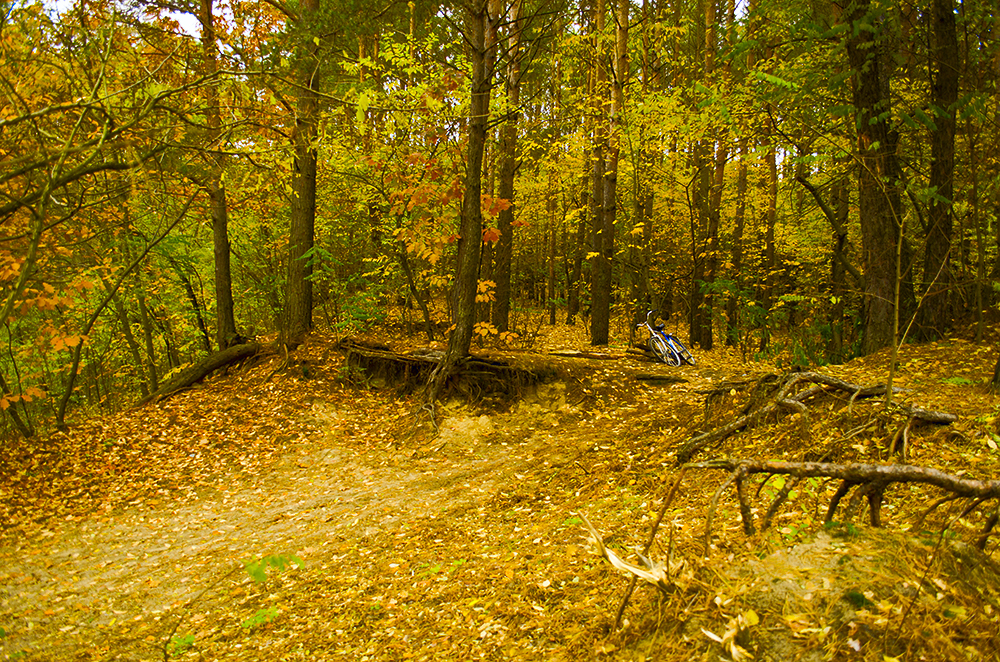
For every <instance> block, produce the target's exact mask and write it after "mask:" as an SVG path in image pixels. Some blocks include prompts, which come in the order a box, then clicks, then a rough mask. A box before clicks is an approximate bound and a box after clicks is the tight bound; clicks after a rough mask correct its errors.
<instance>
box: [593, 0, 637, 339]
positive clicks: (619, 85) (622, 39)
mask: <svg viewBox="0 0 1000 662" xmlns="http://www.w3.org/2000/svg"><path fill="white" fill-rule="evenodd" d="M603 5H604V2H603V0H601V1H600V2H598V6H599V8H600V11H601V15H600V18H599V20H598V33H600V32H601V28H603V25H602V24H603V22H604V14H603V9H604V7H603ZM612 11H614V12H615V50H614V60H613V61H612V76H613V79H612V81H611V91H610V97H611V98H610V103H609V104H608V106H607V108H608V117H607V130H606V131H602V132H601V138H602V140H603V142H604V149H603V152H604V154H605V155H606V163H604V164H603V165H604V173H603V176H602V177H601V178H600V179H601V182H602V187H601V188H602V191H601V215H600V224H599V227H600V235H599V236H598V237H597V238H595V252H596V253H597V254H598V255H597V256H596V258H595V266H596V267H597V269H596V270H595V272H594V287H593V291H594V296H593V310H592V314H591V318H590V342H591V344H592V345H607V344H608V336H609V331H610V325H611V291H612V289H613V286H614V283H613V269H614V257H615V222H616V220H617V216H618V159H619V157H620V155H621V131H622V123H623V113H624V110H625V94H624V90H625V83H626V81H627V79H628V27H629V26H628V21H629V3H628V1H627V0H618V2H617V6H616V7H613V8H612ZM598 52H600V51H598ZM598 66H600V65H599V64H598ZM598 94H600V89H598ZM601 119H603V118H601ZM601 119H599V120H598V122H600V121H601ZM598 165H600V162H598ZM598 240H599V242H598Z"/></svg>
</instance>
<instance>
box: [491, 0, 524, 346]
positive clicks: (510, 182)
mask: <svg viewBox="0 0 1000 662" xmlns="http://www.w3.org/2000/svg"><path fill="white" fill-rule="evenodd" d="M521 4H522V2H521V0H514V2H513V4H512V5H511V7H510V12H509V13H508V18H509V25H510V28H509V30H510V32H509V35H510V36H509V37H508V40H507V54H508V56H509V57H510V63H509V64H508V66H507V80H506V85H505V87H506V92H507V118H506V119H505V120H504V124H503V127H502V128H501V130H500V154H499V157H500V186H499V190H498V192H497V193H498V197H500V198H502V199H504V200H507V201H509V202H510V206H509V207H508V208H507V209H504V210H501V211H500V213H499V214H498V215H497V230H499V232H500V238H499V239H498V240H497V245H496V250H495V251H494V256H493V258H494V263H493V264H494V266H493V280H494V282H495V283H496V292H495V300H494V303H493V326H495V327H496V329H497V330H498V331H507V330H509V328H510V298H511V291H510V272H511V257H512V256H513V253H514V212H515V209H514V175H515V174H516V173H517V156H518V155H517V119H518V111H519V108H518V106H519V105H520V103H521V56H520V48H521Z"/></svg>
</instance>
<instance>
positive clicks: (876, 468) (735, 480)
mask: <svg viewBox="0 0 1000 662" xmlns="http://www.w3.org/2000/svg"><path fill="white" fill-rule="evenodd" d="M684 466H685V468H691V469H722V470H724V471H728V472H729V477H728V478H727V479H726V481H725V482H723V484H722V485H721V486H720V487H719V489H718V490H716V492H715V494H714V495H713V496H712V500H711V503H710V505H709V509H708V517H707V521H706V524H705V551H706V553H707V552H708V544H709V540H710V537H711V530H712V520H713V517H714V514H715V508H716V506H717V505H718V501H719V497H720V496H721V495H722V493H723V492H725V491H726V489H728V488H729V487H731V486H732V485H734V484H735V486H736V495H737V499H738V500H739V503H740V516H741V518H742V521H743V530H744V531H745V532H746V533H747V535H752V534H753V533H755V531H756V527H755V525H754V522H753V514H752V510H751V508H750V503H749V500H748V499H747V495H746V493H745V490H744V486H743V482H744V480H745V479H746V478H747V477H749V476H752V475H753V474H768V477H770V476H773V475H777V474H782V475H786V476H791V477H793V478H796V479H802V478H815V477H822V478H835V479H839V480H840V481H842V482H841V484H840V486H839V487H838V488H837V491H836V492H835V493H834V495H833V497H832V498H831V499H830V505H829V507H828V508H827V511H826V519H825V521H826V522H831V521H832V520H833V516H834V513H836V511H837V508H838V507H839V506H840V503H841V501H842V500H843V499H844V497H845V496H847V495H848V493H850V491H851V489H852V488H855V487H856V488H858V489H856V490H855V491H854V494H853V495H852V496H851V499H850V501H849V502H848V505H847V508H846V511H847V513H848V515H850V514H852V513H853V512H854V511H856V510H857V509H858V507H859V506H860V504H861V501H862V499H864V500H867V502H868V508H869V518H870V522H871V525H872V526H876V527H877V526H881V524H882V520H881V510H882V500H883V496H884V494H885V490H886V488H887V487H888V486H889V485H891V484H892V483H923V484H926V485H933V486H935V487H939V488H941V489H943V490H945V491H947V492H950V495H948V496H947V497H945V498H943V499H941V500H939V501H938V502H936V503H935V504H934V505H932V506H931V508H930V509H928V511H927V512H925V513H924V515H923V516H921V519H920V521H923V518H924V517H925V516H926V515H927V514H928V513H929V512H930V511H931V510H933V509H934V508H936V507H937V506H939V505H941V503H945V502H947V501H951V500H955V499H969V500H970V503H969V505H968V506H967V507H966V508H965V510H964V512H963V513H962V516H965V515H968V514H969V513H970V512H972V511H973V510H975V509H976V508H979V507H980V506H981V505H982V504H983V503H985V502H987V501H990V500H992V499H1000V480H975V479H973V478H965V477H962V476H955V475H953V474H948V473H945V472H943V471H940V470H938V469H932V468H929V467H919V466H914V465H910V464H833V463H830V462H777V461H765V460H711V461H708V462H696V463H691V464H686V465H684ZM789 489H790V488H789ZM788 493H789V490H782V491H780V492H779V493H778V495H777V496H775V497H774V500H773V501H772V503H771V505H770V507H769V508H768V511H767V514H766V515H765V517H764V523H763V528H767V526H768V524H769V523H770V520H771V518H772V517H773V516H774V513H775V512H776V511H777V509H778V508H779V507H780V506H781V504H782V503H783V502H784V501H785V499H786V498H787V497H788ZM998 508H1000V506H998ZM997 519H1000V510H998V511H997V512H995V513H994V514H993V515H991V516H990V518H989V519H988V521H987V523H986V526H985V527H984V529H983V531H982V533H981V534H980V538H979V539H978V540H977V542H976V546H977V547H978V548H979V549H983V548H984V547H985V546H986V541H987V539H988V538H989V535H990V533H991V532H992V531H993V528H994V527H995V525H996V523H997Z"/></svg>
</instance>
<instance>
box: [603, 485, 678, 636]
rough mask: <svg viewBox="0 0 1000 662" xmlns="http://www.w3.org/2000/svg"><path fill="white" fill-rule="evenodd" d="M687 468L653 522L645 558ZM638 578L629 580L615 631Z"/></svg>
mask: <svg viewBox="0 0 1000 662" xmlns="http://www.w3.org/2000/svg"><path fill="white" fill-rule="evenodd" d="M685 471H686V469H685V468H683V467H682V468H681V470H680V471H679V472H678V474H677V480H675V481H674V484H673V485H672V486H671V487H670V491H669V492H667V496H666V497H664V499H663V505H661V506H660V512H659V514H658V515H657V516H656V521H655V522H653V526H651V527H650V528H649V537H648V538H647V539H646V545H645V546H644V547H643V548H642V554H643V556H645V555H647V554H649V548H650V547H652V546H653V541H654V540H655V539H656V531H657V530H658V529H659V528H660V522H662V521H663V516H664V515H666V513H667V508H669V507H670V504H671V502H672V501H673V500H674V494H676V493H677V488H678V487H680V484H681V479H682V478H684V472H685ZM669 572H670V558H669V556H668V558H667V573H668V577H669ZM635 583H636V577H635V576H634V575H633V576H632V578H631V579H630V580H629V583H628V588H627V589H625V595H624V596H623V597H622V602H621V604H620V605H618V613H617V614H615V629H616V630H617V629H618V628H619V627H620V626H621V622H622V614H624V613H625V607H627V606H628V601H629V599H630V598H631V597H632V591H634V590H635Z"/></svg>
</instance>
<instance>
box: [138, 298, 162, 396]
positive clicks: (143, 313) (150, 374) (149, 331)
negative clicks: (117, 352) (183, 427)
mask: <svg viewBox="0 0 1000 662" xmlns="http://www.w3.org/2000/svg"><path fill="white" fill-rule="evenodd" d="M136 299H137V300H138V302H139V323H140V324H141V325H142V339H143V342H144V343H145V346H146V375H147V381H148V382H149V388H150V390H152V391H155V390H156V388H157V385H158V382H157V376H156V363H157V361H156V346H155V345H154V343H153V320H152V319H151V317H150V314H149V308H148V306H146V295H145V294H143V293H142V292H140V293H139V294H138V296H137V297H136Z"/></svg>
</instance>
